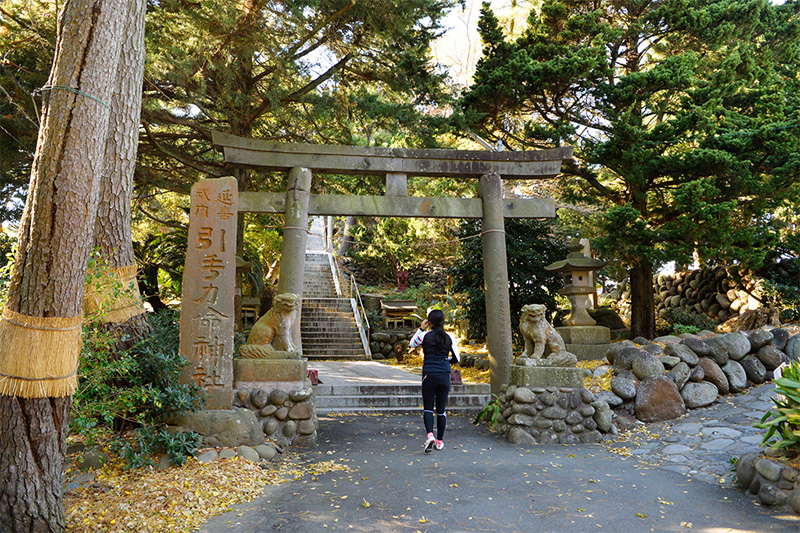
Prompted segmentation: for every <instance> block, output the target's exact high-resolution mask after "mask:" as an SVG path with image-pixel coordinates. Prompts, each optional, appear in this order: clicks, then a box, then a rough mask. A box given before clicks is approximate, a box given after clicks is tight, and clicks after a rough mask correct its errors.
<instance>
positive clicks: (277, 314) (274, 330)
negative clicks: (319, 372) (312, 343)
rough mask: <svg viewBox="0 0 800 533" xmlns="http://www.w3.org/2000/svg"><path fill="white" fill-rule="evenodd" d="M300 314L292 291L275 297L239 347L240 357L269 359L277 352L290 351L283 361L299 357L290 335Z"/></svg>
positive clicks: (297, 301)
mask: <svg viewBox="0 0 800 533" xmlns="http://www.w3.org/2000/svg"><path fill="white" fill-rule="evenodd" d="M299 315H300V297H299V296H298V295H296V294H293V293H291V292H286V293H283V294H279V295H277V296H275V300H274V301H273V303H272V307H271V308H270V310H269V311H267V313H266V314H265V315H264V316H262V317H261V318H259V319H258V322H256V323H255V325H254V326H253V329H252V330H250V335H248V337H247V343H246V344H244V345H243V346H242V347H241V348H239V357H243V358H247V359H270V358H275V357H276V355H277V354H276V352H291V355H283V357H284V358H299V357H300V352H299V351H298V350H297V347H296V346H295V345H294V341H293V340H292V332H293V331H294V327H295V324H296V323H297V320H298V318H299Z"/></svg>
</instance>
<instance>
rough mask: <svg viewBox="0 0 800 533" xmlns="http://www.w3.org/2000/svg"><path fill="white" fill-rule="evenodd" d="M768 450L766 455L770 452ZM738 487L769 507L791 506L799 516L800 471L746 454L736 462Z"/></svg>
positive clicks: (755, 454)
mask: <svg viewBox="0 0 800 533" xmlns="http://www.w3.org/2000/svg"><path fill="white" fill-rule="evenodd" d="M774 452H775V451H774V450H768V453H774ZM736 477H737V478H738V482H739V486H740V487H741V488H742V489H744V490H746V491H748V492H750V494H753V495H755V496H757V497H758V499H759V501H761V503H763V504H764V505H769V506H770V507H782V506H785V505H789V506H791V508H792V510H794V512H795V513H797V514H800V472H798V470H797V468H794V467H792V466H790V465H788V464H785V463H783V462H780V461H776V460H773V459H770V458H769V457H763V456H761V454H758V453H747V454H745V455H743V456H741V457H739V459H738V461H737V462H736Z"/></svg>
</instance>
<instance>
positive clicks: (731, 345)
mask: <svg viewBox="0 0 800 533" xmlns="http://www.w3.org/2000/svg"><path fill="white" fill-rule="evenodd" d="M719 338H720V339H722V342H724V343H725V347H726V348H727V349H728V357H730V358H731V359H733V360H734V361H739V360H740V359H741V358H742V357H744V356H745V355H747V354H748V353H749V352H750V340H749V339H748V338H747V335H745V334H744V333H742V332H741V331H734V332H732V333H726V334H725V335H721V336H720V337H719Z"/></svg>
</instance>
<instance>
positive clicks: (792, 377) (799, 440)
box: [755, 361, 800, 454]
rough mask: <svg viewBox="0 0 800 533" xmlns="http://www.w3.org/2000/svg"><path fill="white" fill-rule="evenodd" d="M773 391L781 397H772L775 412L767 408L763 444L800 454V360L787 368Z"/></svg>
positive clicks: (762, 427) (761, 424) (759, 425)
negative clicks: (765, 431)
mask: <svg viewBox="0 0 800 533" xmlns="http://www.w3.org/2000/svg"><path fill="white" fill-rule="evenodd" d="M775 385H777V387H776V388H775V389H773V392H777V393H778V394H779V395H780V396H778V397H777V398H772V401H773V403H774V404H775V409H774V411H767V412H766V413H765V414H764V416H763V418H761V423H760V424H755V427H757V428H761V429H766V430H767V433H766V434H765V435H764V439H763V440H762V441H761V446H762V447H764V446H768V445H769V446H772V447H773V448H776V449H786V450H789V451H792V452H794V453H796V454H797V453H800V361H792V362H791V363H790V364H789V365H787V366H785V367H783V376H782V377H780V378H776V379H775Z"/></svg>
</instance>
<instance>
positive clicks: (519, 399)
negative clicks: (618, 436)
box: [497, 385, 611, 444]
mask: <svg viewBox="0 0 800 533" xmlns="http://www.w3.org/2000/svg"><path fill="white" fill-rule="evenodd" d="M498 399H499V402H500V415H499V416H498V419H497V429H498V431H499V432H500V433H502V434H503V435H505V436H506V438H508V440H510V441H511V442H513V443H514V444H537V443H541V444H576V443H579V442H580V443H591V442H599V441H600V440H601V439H602V434H601V432H600V430H599V429H598V428H599V427H602V429H603V430H604V431H608V430H609V429H610V428H611V413H610V412H609V411H608V406H607V405H605V404H604V405H600V404H602V402H600V403H596V402H595V399H594V395H593V394H592V393H591V392H589V391H588V390H586V389H582V388H581V389H573V388H556V387H547V388H538V387H530V388H529V387H517V386H516V385H503V386H502V387H501V389H500V395H499V396H498ZM595 418H597V419H598V420H599V421H600V424H598V420H595Z"/></svg>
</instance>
